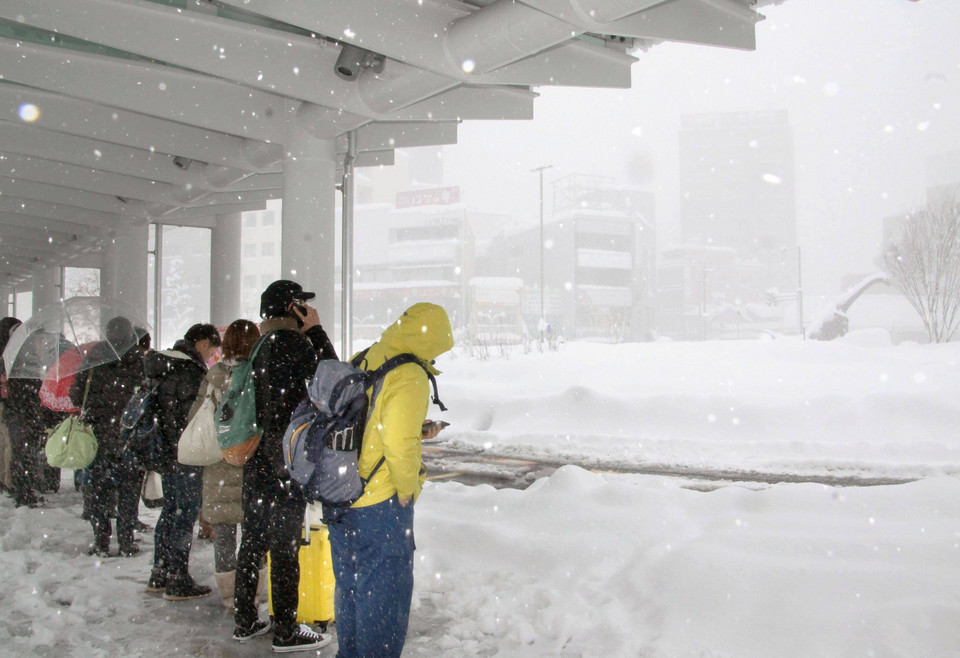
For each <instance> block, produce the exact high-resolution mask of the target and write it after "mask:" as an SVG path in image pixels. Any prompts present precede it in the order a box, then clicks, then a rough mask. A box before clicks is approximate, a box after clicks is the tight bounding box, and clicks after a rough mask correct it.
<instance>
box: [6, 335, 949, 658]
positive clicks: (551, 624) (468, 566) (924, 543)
mask: <svg viewBox="0 0 960 658" xmlns="http://www.w3.org/2000/svg"><path fill="white" fill-rule="evenodd" d="M438 365H439V366H440V368H441V369H442V370H444V374H443V376H441V377H440V378H439V383H440V392H441V397H442V398H443V400H444V402H445V403H446V404H447V405H448V406H449V407H450V411H449V412H447V413H446V414H444V415H443V417H444V418H445V419H446V420H448V421H450V422H451V423H452V425H451V426H450V427H449V428H448V429H447V430H445V432H444V435H445V436H444V438H445V439H446V440H447V441H449V442H451V443H454V444H469V445H471V446H481V447H485V448H486V449H488V450H491V451H493V452H496V453H497V454H505V455H516V456H531V455H546V456H549V457H550V458H556V457H562V458H569V459H570V460H571V461H577V460H580V459H586V460H593V461H599V462H602V463H622V462H636V461H643V462H652V463H657V464H677V465H688V466H705V467H719V468H725V469H740V470H754V471H762V472H784V473H802V474H810V473H828V472H829V473H848V474H849V473H852V474H868V475H891V476H895V477H916V478H919V480H918V481H917V482H913V483H909V484H902V485H896V486H882V487H863V488H856V487H848V488H835V487H826V486H822V485H817V484H780V485H775V486H760V485H747V484H733V485H728V486H721V487H719V488H713V489H711V490H708V491H704V490H701V489H702V488H701V487H697V486H694V487H691V486H689V483H686V482H684V481H682V480H677V479H670V478H664V477H655V476H636V475H613V474H608V473H592V472H588V471H586V470H583V469H582V468H579V467H575V466H567V467H564V468H561V469H560V470H558V471H557V472H556V473H554V474H553V475H552V476H551V477H549V478H546V479H542V480H539V481H537V482H536V483H534V484H533V485H532V486H531V487H530V488H529V489H527V490H525V491H517V490H506V489H504V490H496V489H494V488H492V487H489V486H478V487H468V486H464V485H461V484H457V483H452V482H448V481H442V480H438V481H436V482H431V483H428V485H427V487H426V489H425V491H424V493H423V496H422V497H421V498H420V501H419V502H418V504H417V520H416V524H417V525H416V532H417V537H416V539H417V545H418V551H417V566H416V589H415V593H414V611H413V615H412V619H411V628H410V634H409V639H408V643H407V649H406V651H405V653H404V655H405V656H419V657H427V656H431V657H432V656H501V657H508V656H624V657H629V656H649V657H664V658H672V657H686V656H692V657H693V656H695V657H705V656H706V657H714V658H719V657H741V656H758V657H760V656H763V657H770V656H778V657H779V656H796V657H798V658H799V657H807V656H831V657H832V656H918V657H920V656H922V657H928V656H930V657H945V656H960V480H958V479H957V475H958V473H960V438H958V436H957V435H958V432H957V428H958V427H960V376H958V375H960V372H958V370H960V344H957V345H942V346H917V345H907V344H901V345H899V346H895V347H894V346H891V345H890V344H889V341H887V340H885V337H884V335H882V334H878V333H875V332H871V333H858V334H855V335H853V336H850V337H848V338H846V339H844V340H841V341H837V342H833V343H817V342H813V341H807V342H801V341H799V340H793V339H780V340H776V341H767V342H752V341H751V342H746V341H743V342H728V343H716V342H714V343H694V344H691V343H655V344H642V345H619V346H610V345H588V344H567V345H565V346H563V347H562V349H561V350H560V351H559V352H548V353H545V354H539V353H533V354H514V355H512V356H511V357H510V358H493V359H490V360H487V361H477V360H473V359H471V358H468V357H465V356H463V355H457V354H454V355H450V356H447V357H444V358H443V360H442V361H441V362H440V363H439V364H438ZM142 517H143V518H144V519H151V518H155V512H154V511H148V510H143V513H142ZM89 536H90V530H89V526H88V525H87V524H86V523H85V522H83V521H81V520H80V518H79V496H78V494H76V493H75V492H73V491H72V486H69V484H67V483H66V480H65V486H64V489H63V493H61V494H59V495H56V496H52V497H50V499H49V502H48V506H47V507H46V508H45V509H42V510H29V509H15V508H14V507H13V505H12V502H11V501H10V499H9V498H4V499H3V500H2V502H0V573H2V579H0V655H12V656H13V655H16V656H20V655H38V656H46V655H49V656H64V655H70V656H108V655H109V656H114V655H116V656H136V655H174V654H177V655H209V656H254V655H266V654H268V653H269V652H270V649H269V640H268V639H263V640H261V641H255V642H251V643H250V644H248V645H246V646H240V645H236V644H235V643H233V642H232V641H230V639H229V634H230V632H231V630H232V618H231V617H230V616H229V615H227V614H225V613H224V612H222V611H221V610H220V608H219V607H218V606H219V604H218V602H217V601H216V600H215V599H214V597H209V598H207V599H203V600H200V601H199V602H186V603H167V602H164V601H163V600H162V599H159V598H155V597H152V596H150V595H147V594H146V593H145V592H144V591H143V589H144V586H145V584H146V578H147V573H148V570H149V563H150V550H149V549H150V544H149V541H150V540H151V539H152V536H151V535H146V536H145V540H144V541H145V542H146V543H145V548H147V550H146V551H145V554H144V555H142V556H140V557H137V558H133V559H129V560H124V559H120V558H109V559H105V560H95V559H93V558H90V557H87V555H86V554H85V551H86V546H87V542H88V540H89ZM194 547H195V548H194V554H193V557H192V565H191V570H192V571H193V572H194V573H195V575H196V576H197V577H198V579H200V580H201V581H204V582H207V583H209V584H211V585H212V584H213V577H212V572H213V559H212V548H211V547H210V545H209V544H207V543H205V542H199V543H195V545H194ZM334 629H335V627H334ZM334 653H335V651H334V648H333V646H331V647H329V648H326V649H324V650H323V651H322V652H321V655H327V656H333V655H334Z"/></svg>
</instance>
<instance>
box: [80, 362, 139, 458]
mask: <svg viewBox="0 0 960 658" xmlns="http://www.w3.org/2000/svg"><path fill="white" fill-rule="evenodd" d="M105 351H109V353H110V354H113V353H114V352H113V348H112V347H110V346H109V345H105V344H104V343H99V344H97V345H94V347H93V349H91V350H90V354H88V355H87V357H86V361H87V362H88V363H90V362H93V363H98V362H101V361H103V360H104V359H103V358H101V356H102V355H103V352H105ZM87 381H89V382H90V392H89V393H88V394H87V401H86V404H85V405H84V404H83V394H84V390H85V389H86V386H87ZM142 381H143V352H142V351H140V349H139V348H137V347H132V348H130V349H129V350H127V351H126V353H124V355H123V356H122V357H120V360H119V361H110V362H108V363H103V364H102V365H99V366H94V367H93V368H87V369H83V370H81V371H80V372H78V373H77V375H76V377H74V379H73V384H71V385H70V401H71V402H73V404H74V405H76V406H78V407H80V406H81V405H82V406H83V417H84V418H85V419H86V420H87V421H88V422H89V423H90V424H91V425H92V426H93V433H94V434H95V435H96V437H97V443H98V451H99V452H103V453H106V454H110V455H116V454H118V453H119V452H120V449H121V448H122V447H123V446H122V445H121V442H120V417H121V416H122V415H123V409H124V407H126V406H127V402H129V401H130V396H132V395H133V392H134V390H135V389H136V388H137V386H138V385H139V384H140V383H141V382H142Z"/></svg>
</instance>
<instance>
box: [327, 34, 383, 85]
mask: <svg viewBox="0 0 960 658" xmlns="http://www.w3.org/2000/svg"><path fill="white" fill-rule="evenodd" d="M386 59H387V58H386V57H384V56H383V55H378V54H377V53H374V52H370V51H369V50H364V49H363V48H357V47H356V46H351V45H350V44H347V43H345V44H343V46H342V47H341V49H340V55H339V57H337V63H336V65H335V66H334V71H335V72H336V74H337V76H338V77H339V78H341V79H343V80H346V81H347V82H351V81H353V80H356V79H357V76H359V75H360V71H362V70H363V69H373V71H374V73H383V67H384V65H385V63H386Z"/></svg>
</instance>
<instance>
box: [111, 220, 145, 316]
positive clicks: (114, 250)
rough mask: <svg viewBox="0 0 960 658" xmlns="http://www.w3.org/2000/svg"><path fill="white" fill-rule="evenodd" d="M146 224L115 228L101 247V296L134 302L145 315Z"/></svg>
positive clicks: (129, 302) (128, 302)
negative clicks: (110, 236)
mask: <svg viewBox="0 0 960 658" xmlns="http://www.w3.org/2000/svg"><path fill="white" fill-rule="evenodd" d="M148 239H149V226H148V225H147V224H142V225H132V224H128V225H125V226H121V227H118V228H117V231H116V233H115V235H114V237H113V239H112V240H111V241H110V242H109V243H108V244H107V246H106V247H104V249H103V265H102V267H101V268H100V296H101V297H109V298H111V299H117V300H119V301H122V302H126V303H127V304H130V305H131V306H134V307H135V308H136V309H137V310H138V311H140V312H141V313H142V316H143V317H148V316H147V308H148V301H149V300H148V299H147V259H148V258H149V254H148V252H147V249H148V248H149V245H148Z"/></svg>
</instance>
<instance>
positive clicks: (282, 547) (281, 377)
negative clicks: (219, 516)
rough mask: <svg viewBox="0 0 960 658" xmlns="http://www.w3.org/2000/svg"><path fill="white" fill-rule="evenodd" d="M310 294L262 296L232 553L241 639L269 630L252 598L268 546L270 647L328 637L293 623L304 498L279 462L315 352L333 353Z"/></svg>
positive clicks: (280, 290)
mask: <svg viewBox="0 0 960 658" xmlns="http://www.w3.org/2000/svg"><path fill="white" fill-rule="evenodd" d="M315 296H316V295H314V293H312V292H306V291H304V290H303V287H302V286H300V284H298V283H295V282H294V281H288V280H279V281H274V282H273V283H271V284H270V285H269V286H268V287H267V289H266V290H264V292H263V294H262V295H261V296H260V317H261V318H263V322H261V324H260V333H261V334H263V338H261V341H264V343H263V345H262V346H261V347H260V351H259V352H258V353H257V356H256V358H255V359H254V362H253V366H254V372H255V373H256V399H257V423H258V425H259V426H260V427H261V428H262V430H263V436H262V438H261V440H260V445H259V446H258V447H257V450H256V452H255V453H254V454H253V456H252V457H251V458H250V461H248V462H247V463H246V465H245V467H244V471H243V525H242V538H241V541H240V552H239V555H238V556H237V574H236V590H235V593H234V603H235V609H236V613H235V616H234V619H235V621H236V629H235V630H234V633H233V639H234V640H236V641H237V642H246V641H248V640H250V639H251V638H253V637H256V636H258V635H263V634H264V633H266V632H267V631H269V630H270V622H269V621H261V620H260V619H259V616H258V613H257V607H256V605H255V603H254V600H255V597H256V593H257V580H258V577H259V571H260V565H261V564H262V563H263V559H264V556H265V555H266V553H267V551H268V550H269V551H270V565H271V566H270V586H271V588H272V589H271V601H272V603H273V624H274V626H273V650H274V651H276V652H288V651H301V650H314V649H317V648H319V647H321V646H324V645H325V644H328V643H329V642H330V640H331V638H330V637H329V636H325V635H321V634H318V633H314V632H313V631H312V630H310V628H309V627H307V626H302V625H299V624H297V603H298V601H299V593H298V587H299V581H300V565H299V562H298V551H299V540H300V530H301V527H302V525H301V524H302V523H303V517H304V512H305V511H306V501H305V500H304V498H303V494H302V492H301V491H300V487H299V485H298V484H297V483H296V482H294V481H293V480H292V479H291V478H290V475H289V474H288V473H287V470H286V467H285V465H284V461H283V447H282V440H283V433H284V431H285V430H286V428H287V424H288V423H289V422H290V415H291V413H293V410H294V409H295V408H296V406H297V405H298V404H299V403H300V401H301V400H302V399H303V398H304V397H306V394H307V387H306V382H307V380H309V379H310V378H311V377H313V373H314V371H315V370H316V367H317V362H318V360H319V359H336V358H337V353H336V350H334V348H333V345H332V344H331V342H330V339H329V338H328V337H327V334H326V332H325V331H324V330H323V327H322V326H320V318H319V315H318V314H317V310H316V309H315V308H312V307H310V306H307V304H306V302H307V301H309V300H311V299H313V298H314V297H315Z"/></svg>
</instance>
